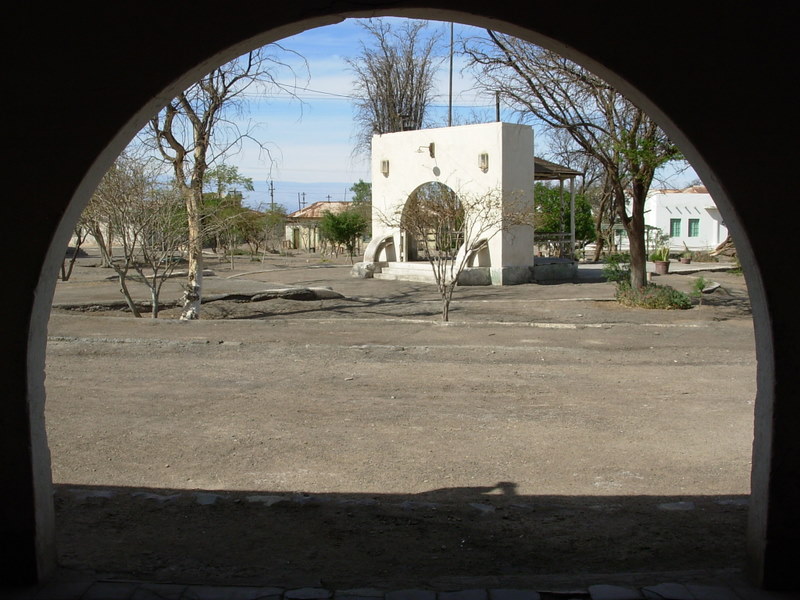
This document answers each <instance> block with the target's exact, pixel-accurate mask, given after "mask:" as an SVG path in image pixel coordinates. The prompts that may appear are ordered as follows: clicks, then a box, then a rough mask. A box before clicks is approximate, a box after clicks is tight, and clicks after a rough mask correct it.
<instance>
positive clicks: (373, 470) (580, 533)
mask: <svg viewBox="0 0 800 600" xmlns="http://www.w3.org/2000/svg"><path fill="white" fill-rule="evenodd" d="M95 262H96V261H94V260H93V259H91V258H90V259H82V260H81V261H80V264H79V266H78V267H77V268H76V271H75V274H74V275H73V277H72V278H71V279H70V281H68V282H59V283H58V285H57V290H56V296H55V305H56V308H54V310H53V314H52V316H51V320H50V326H49V336H50V338H49V343H48V354H47V380H46V382H47V393H48V401H47V427H48V435H49V439H50V447H51V452H52V461H53V478H54V482H55V483H56V509H57V525H58V531H59V553H60V563H61V565H62V566H63V567H65V568H67V569H74V570H77V571H85V570H92V571H95V572H98V573H102V574H107V575H110V576H117V577H141V578H150V579H154V580H161V581H191V582H226V583H261V584H275V585H316V584H320V583H324V584H326V585H335V586H337V587H346V586H359V587H361V586H365V585H376V586H381V585H385V586H390V585H399V584H402V585H404V586H411V585H420V586H432V587H447V585H448V582H451V581H453V580H454V579H459V580H461V581H463V580H464V579H465V578H476V577H478V578H492V580H493V581H502V582H504V583H507V584H511V583H514V582H521V581H524V580H527V579H530V578H535V577H538V576H543V575H553V574H558V573H570V574H572V577H573V580H574V579H575V574H580V573H582V574H591V573H617V572H646V571H661V572H663V571H687V570H694V571H697V570H701V571H704V572H705V571H709V570H716V569H738V568H739V567H740V565H741V564H742V559H743V553H744V548H743V542H744V526H745V519H746V508H747V507H746V505H747V494H748V493H749V469H750V450H751V443H752V419H753V414H752V411H753V400H754V397H755V355H754V347H753V329H752V320H751V317H750V312H749V302H748V298H747V290H746V286H745V283H744V280H743V278H742V277H741V275H735V274H731V273H721V272H709V271H706V272H703V273H699V274H697V273H695V274H683V275H682V274H671V275H668V276H662V277H660V278H659V282H660V283H668V284H670V285H673V286H674V287H676V288H678V289H683V290H686V291H688V290H689V289H690V287H691V284H692V282H693V279H694V277H696V276H698V275H702V276H704V277H705V278H706V279H710V280H714V281H717V282H719V283H720V284H721V287H720V289H719V290H717V291H716V292H714V293H713V294H710V295H708V296H707V297H706V298H704V301H705V302H704V305H703V306H696V307H694V308H692V309H690V310H687V311H646V310H636V309H627V308H623V307H620V306H619V305H617V304H616V303H615V302H613V301H611V299H612V297H613V287H612V286H611V285H609V284H607V283H604V282H601V281H599V280H598V279H597V277H596V275H597V272H596V271H592V270H585V271H584V270H583V269H582V279H581V283H565V284H558V285H534V284H531V285H522V286H513V287H505V288H493V287H480V288H461V289H459V290H457V292H456V298H455V300H454V305H453V309H452V313H451V318H452V322H451V324H449V325H442V324H440V323H439V322H438V310H439V306H438V300H437V296H436V292H435V288H433V287H432V286H429V285H426V284H420V283H408V282H392V281H378V280H359V279H353V278H351V277H350V274H349V268H348V265H347V264H346V261H342V260H339V261H333V262H329V263H321V262H319V261H318V260H317V259H316V258H314V257H295V258H294V259H286V258H282V257H275V258H274V259H271V260H269V259H268V261H267V262H265V263H250V262H247V261H245V260H241V261H239V262H238V263H237V265H236V269H235V270H234V271H230V267H229V266H227V265H224V264H212V265H210V268H212V269H213V270H214V272H215V275H213V276H209V277H208V278H207V285H208V288H209V291H210V292H214V293H217V292H231V291H237V290H239V291H245V292H252V291H254V290H257V289H268V288H275V287H283V286H287V285H294V286H321V287H330V288H332V289H333V290H335V291H336V292H339V293H341V294H342V295H343V297H342V298H338V299H326V300H313V301H298V300H268V301H264V302H254V303H247V302H224V301H221V302H213V303H211V304H208V305H206V306H204V313H203V317H204V318H203V319H202V320H200V321H197V322H191V323H183V322H180V321H177V320H175V319H174V317H175V316H176V313H175V312H174V310H166V311H165V312H164V313H163V314H162V318H160V319H158V320H152V319H133V318H131V317H130V316H127V315H126V313H124V312H121V311H118V310H101V307H102V306H103V302H104V301H107V300H117V299H118V298H117V296H118V293H117V292H116V289H117V288H116V286H115V284H114V283H113V281H109V280H107V279H106V278H107V277H108V276H109V275H110V273H109V272H108V271H106V270H103V269H98V268H95V267H93V266H91V265H93V264H94V263H95ZM135 289H136V290H137V293H138V294H141V297H142V298H145V297H146V295H145V294H144V290H143V288H138V287H135ZM178 292H179V287H178V282H177V281H176V282H170V284H169V285H168V287H167V289H166V290H165V292H164V296H165V298H169V297H170V295H172V296H174V297H177V295H178ZM81 302H91V303H93V304H94V309H92V310H65V309H63V308H58V307H59V306H62V305H63V303H69V304H77V303H81ZM586 576H587V577H588V575H586Z"/></svg>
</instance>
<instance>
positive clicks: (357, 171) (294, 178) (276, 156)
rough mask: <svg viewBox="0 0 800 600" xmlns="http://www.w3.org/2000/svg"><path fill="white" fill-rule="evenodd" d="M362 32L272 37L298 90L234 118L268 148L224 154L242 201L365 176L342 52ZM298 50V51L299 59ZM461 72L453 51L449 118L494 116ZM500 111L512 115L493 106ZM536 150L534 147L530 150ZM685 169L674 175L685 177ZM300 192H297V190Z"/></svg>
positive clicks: (489, 101)
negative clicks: (240, 178)
mask: <svg viewBox="0 0 800 600" xmlns="http://www.w3.org/2000/svg"><path fill="white" fill-rule="evenodd" d="M429 29H430V30H431V31H438V32H440V33H441V36H442V42H443V44H442V50H441V52H442V55H445V54H446V52H447V46H448V45H449V37H450V25H449V24H448V23H439V22H431V23H430V24H429ZM474 32H475V30H474V29H472V28H469V27H467V26H462V25H460V24H456V25H455V37H456V39H458V38H459V37H460V36H467V35H470V34H471V33H474ZM366 39H367V37H366V33H365V32H364V30H363V29H362V28H361V26H360V25H359V24H358V21H357V20H352V19H350V20H346V21H344V22H343V23H340V24H337V25H331V26H326V27H321V28H317V29H312V30H309V31H306V32H303V33H301V34H299V35H296V36H293V37H290V38H286V39H284V40H281V41H280V44H281V45H282V46H284V47H285V48H287V49H289V50H291V51H293V52H295V53H297V55H299V56H295V57H294V58H292V56H291V55H287V54H281V58H287V56H288V57H289V62H290V64H292V66H293V68H294V71H295V73H296V78H293V77H292V76H291V74H290V72H289V71H288V70H285V71H284V72H283V74H282V75H280V76H279V77H278V78H279V79H280V81H281V82H282V83H284V84H289V85H291V84H296V85H297V86H298V87H297V96H298V98H292V97H291V96H290V95H289V94H288V93H281V94H277V95H276V94H274V93H273V94H271V95H270V96H269V97H268V98H258V99H257V98H255V97H253V98H251V99H250V101H249V102H248V106H247V108H246V110H245V113H244V114H243V115H242V117H241V119H242V121H243V123H250V125H251V126H252V127H254V129H253V130H252V132H253V135H254V136H255V137H256V138H257V139H258V140H259V141H261V142H262V143H263V144H264V145H265V146H266V147H267V148H268V149H269V156H268V155H267V154H265V153H264V152H263V151H262V150H261V149H260V148H258V146H256V145H255V144H245V145H244V146H243V148H242V151H241V152H240V153H239V154H236V155H232V156H230V157H229V158H228V159H226V161H225V162H227V163H228V164H234V165H236V166H238V167H239V171H240V172H241V173H242V174H244V175H246V176H247V177H250V178H252V179H253V183H254V186H255V191H254V192H251V193H250V194H249V195H248V198H247V200H248V204H250V205H253V206H259V205H260V206H261V207H265V206H266V205H267V204H268V203H269V200H270V196H269V192H268V189H269V183H268V182H269V181H272V185H273V186H274V199H275V201H276V203H279V204H282V205H284V206H285V207H286V208H287V209H288V210H289V211H290V212H291V211H294V210H297V209H298V208H299V195H302V194H305V196H304V198H305V203H306V204H310V203H313V202H316V201H321V200H326V199H328V197H329V196H330V199H331V200H350V197H351V193H350V192H349V191H348V190H349V187H350V186H351V185H352V184H353V183H355V182H356V181H358V180H359V179H363V180H364V181H369V180H370V173H369V165H368V161H367V157H364V156H361V157H357V156H354V155H353V147H354V137H355V134H356V130H355V124H354V121H353V104H352V99H351V98H350V96H351V94H352V82H353V76H352V73H351V72H350V71H349V69H348V66H347V64H346V61H345V59H346V58H348V57H351V58H352V57H356V56H358V54H359V51H360V42H361V40H366ZM299 57H303V59H304V60H303V59H300V58H299ZM448 87H449V64H448V61H447V60H443V61H442V63H441V67H440V70H439V76H438V79H437V89H436V95H435V99H434V102H433V105H434V106H433V109H432V111H431V113H430V116H431V118H432V120H433V121H434V122H438V123H441V124H442V125H446V122H447V112H448V110H447V107H448V95H449V91H448ZM471 88H472V83H471V81H470V79H469V77H468V76H467V75H462V73H461V70H460V66H459V64H458V58H456V65H455V68H454V72H453V120H454V123H456V124H457V123H459V122H460V121H461V122H463V121H464V120H468V119H472V120H474V119H475V116H476V115H477V116H479V117H480V118H482V119H483V120H486V121H490V120H494V117H495V107H494V99H493V98H491V97H486V96H481V95H479V94H478V92H476V91H474V90H473V89H471ZM501 118H505V119H507V120H513V117H512V115H510V114H503V113H501ZM536 153H537V155H541V153H540V152H536ZM693 176H694V174H693V172H690V173H688V175H683V176H681V177H680V181H681V182H684V180H685V181H687V182H688V181H689V180H691V179H692V178H693ZM300 198H302V196H300Z"/></svg>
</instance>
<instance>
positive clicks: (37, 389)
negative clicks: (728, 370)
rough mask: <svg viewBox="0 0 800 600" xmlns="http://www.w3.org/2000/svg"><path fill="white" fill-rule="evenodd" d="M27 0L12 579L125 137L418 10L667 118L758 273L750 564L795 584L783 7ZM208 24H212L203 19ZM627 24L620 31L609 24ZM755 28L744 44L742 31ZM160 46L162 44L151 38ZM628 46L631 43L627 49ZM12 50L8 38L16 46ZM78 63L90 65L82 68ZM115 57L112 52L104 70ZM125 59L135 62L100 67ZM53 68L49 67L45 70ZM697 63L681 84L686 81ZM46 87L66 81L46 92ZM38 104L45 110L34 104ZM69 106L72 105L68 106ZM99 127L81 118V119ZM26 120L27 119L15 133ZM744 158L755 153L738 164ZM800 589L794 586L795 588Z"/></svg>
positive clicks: (13, 270)
mask: <svg viewBox="0 0 800 600" xmlns="http://www.w3.org/2000/svg"><path fill="white" fill-rule="evenodd" d="M44 9H45V7H44V5H43V4H39V3H30V4H27V5H24V6H23V5H20V6H19V7H17V9H16V10H15V14H14V16H13V19H11V21H10V22H11V23H13V24H14V26H13V27H12V28H11V31H10V35H9V38H8V40H7V41H8V46H9V48H10V49H14V50H15V51H16V53H17V55H19V56H25V60H23V61H11V62H10V64H9V68H10V69H11V73H10V74H9V76H8V77H7V79H8V81H10V82H15V81H16V82H18V83H19V84H20V86H21V87H20V89H24V90H25V91H26V93H25V94H10V95H9V96H10V102H11V107H10V108H9V110H8V112H9V114H13V115H14V116H15V118H14V119H12V120H11V122H10V125H11V132H10V134H9V138H10V139H13V140H15V152H12V153H11V154H10V156H9V160H10V161H11V164H10V165H9V167H8V171H9V172H10V173H15V174H16V177H15V178H12V179H11V180H10V185H11V191H10V192H9V195H10V196H12V197H19V198H27V197H29V196H30V191H31V190H30V181H36V182H37V185H36V191H37V192H38V197H37V198H36V201H35V202H31V201H25V202H17V203H12V205H11V206H10V207H9V211H10V215H9V220H10V222H11V223H12V224H14V225H15V227H12V228H11V229H10V231H9V235H10V236H11V238H10V240H7V243H8V244H9V247H18V248H24V249H25V252H22V253H20V254H19V256H18V257H17V259H16V260H15V261H14V263H13V264H11V265H9V266H8V273H7V275H8V277H9V278H10V279H9V280H10V281H14V282H15V285H16V287H17V289H16V293H9V294H6V295H5V297H4V298H3V307H4V310H5V312H6V314H12V315H16V317H17V318H16V319H14V320H9V321H8V322H7V323H6V327H7V330H6V332H5V335H4V339H5V341H6V346H7V348H8V349H9V352H7V355H6V360H5V362H4V367H3V368H4V383H5V388H6V392H5V393H6V401H5V403H4V409H3V418H4V426H5V427H4V432H3V433H4V454H3V455H4V464H5V465H6V467H7V471H6V473H5V476H6V479H5V481H6V483H7V485H8V487H9V489H13V490H14V493H13V494H8V497H7V499H6V501H5V504H4V507H5V508H7V509H8V510H7V512H6V513H5V514H7V515H13V519H8V521H7V523H6V525H7V526H8V527H7V530H5V534H6V540H7V541H8V545H9V547H13V548H15V552H14V553H13V556H12V557H10V558H9V559H8V560H7V561H6V564H5V574H6V577H5V580H6V581H31V580H34V579H39V580H40V579H42V578H46V577H47V576H48V575H49V574H50V573H51V572H52V570H53V568H54V552H53V548H54V546H53V544H54V542H53V539H54V533H53V528H52V512H53V508H52V494H51V488H50V470H49V451H48V448H47V441H46V435H45V431H44V418H43V411H44V375H43V374H44V351H45V342H46V326H47V315H48V312H49V308H50V302H51V300H52V295H53V288H54V286H55V277H56V273H57V270H58V266H59V264H60V261H61V259H62V258H63V247H64V245H65V244H66V242H67V240H68V238H69V235H70V230H71V228H72V225H73V224H74V223H75V222H76V220H77V218H78V215H79V214H80V210H81V208H82V207H83V206H84V205H85V203H86V201H87V199H88V197H89V195H90V194H91V191H92V190H93V189H94V187H95V186H96V184H97V183H98V181H99V180H100V177H101V176H102V173H103V172H104V171H105V169H106V168H107V167H108V166H109V165H110V164H111V162H112V161H113V159H114V157H115V156H116V155H117V154H118V153H119V151H121V150H122V148H124V146H125V144H126V143H127V141H128V140H129V139H130V138H131V137H132V136H133V135H134V134H135V132H136V131H137V130H138V128H139V127H140V126H141V125H142V124H143V123H144V122H145V121H146V119H147V118H148V115H150V114H152V113H153V112H154V111H155V110H156V109H157V108H158V107H159V106H160V105H161V104H163V102H164V100H165V99H166V98H169V97H171V94H172V93H174V92H175V91H176V90H179V89H182V88H183V87H185V85H186V84H188V83H189V82H191V81H192V80H193V79H196V78H197V77H198V76H200V75H202V73H203V72H205V71H207V70H208V69H209V68H211V66H214V65H218V64H222V63H223V62H225V61H226V60H228V59H230V58H233V57H234V56H236V55H238V54H241V53H242V52H244V51H246V50H247V49H249V48H253V47H256V46H257V45H261V44H263V43H267V42H269V41H274V40H279V39H282V38H284V37H286V36H288V35H291V34H293V33H298V32H299V31H303V30H305V29H309V28H311V27H315V26H321V25H326V24H331V23H334V22H338V21H340V20H341V19H342V18H344V17H346V16H362V17H365V16H378V15H394V16H410V17H418V18H431V19H442V20H449V19H455V20H458V21H459V22H462V23H469V24H475V25H479V26H486V27H492V28H495V29H498V30H501V31H504V32H506V33H509V34H512V35H518V36H519V37H522V38H524V39H528V40H530V41H536V42H538V43H541V44H543V45H545V46H547V47H548V48H550V49H552V50H555V51H558V52H559V53H561V54H563V55H564V56H566V57H568V58H572V59H573V60H576V61H577V62H580V63H581V64H583V65H584V66H586V67H587V68H590V69H591V70H593V71H594V72H596V73H598V74H599V75H601V76H602V77H604V78H605V79H606V80H607V81H609V82H610V83H612V85H614V86H615V87H617V88H618V89H620V90H621V91H623V92H624V93H625V94H626V95H627V96H628V97H629V98H630V99H632V100H633V101H635V102H637V103H638V104H640V105H641V106H643V107H644V108H645V109H646V110H647V111H648V113H649V114H651V115H652V116H653V117H654V118H655V119H656V120H657V121H658V122H659V123H660V124H661V125H662V126H663V127H664V128H665V129H666V130H667V131H668V133H669V134H670V137H671V138H672V139H673V141H675V142H676V143H677V144H678V145H679V146H680V147H681V148H682V150H683V152H684V153H685V154H686V156H687V158H689V160H690V161H691V162H692V164H693V166H694V167H695V169H696V170H697V172H698V173H699V174H700V176H701V177H702V179H703V181H704V182H705V183H706V184H707V186H708V187H709V189H710V190H711V192H712V194H713V195H714V198H715V201H716V202H717V204H718V206H719V208H720V212H721V213H722V214H723V216H724V218H725V220H726V223H727V224H728V225H729V226H730V228H731V231H732V233H733V235H734V239H735V240H736V244H737V250H738V251H739V256H740V259H741V262H742V265H743V267H744V271H745V274H746V276H747V280H748V287H749V290H750V296H751V300H752V302H753V317H754V321H755V324H756V342H757V353H758V398H757V401H756V419H755V424H756V431H755V440H754V456H753V495H752V498H751V508H750V514H751V516H750V526H749V531H748V547H749V554H750V560H749V568H750V570H751V572H752V573H753V577H754V579H755V580H756V581H757V582H758V583H759V584H761V585H765V586H770V587H776V586H783V589H790V588H789V587H788V586H790V585H791V586H794V585H796V566H795V564H794V562H792V560H791V557H792V556H793V554H794V552H792V551H791V550H792V549H795V550H796V548H797V543H796V540H797V537H798V527H797V519H796V514H797V512H796V507H797V505H798V502H797V498H798V491H797V490H798V489H800V488H798V487H797V464H798V461H797V458H798V442H797V437H796V431H797V427H796V425H797V423H798V416H799V415H800V412H799V411H798V409H797V403H796V402H795V400H796V397H797V394H796V391H797V385H798V383H797V382H798V378H797V373H798V369H797V355H796V353H795V352H793V348H794V347H795V346H796V337H797V329H796V326H794V325H793V324H796V319H795V315H796V307H795V306H794V300H793V298H792V297H791V295H787V294H786V293H785V277H786V273H785V270H784V269H785V266H784V264H783V261H779V260H775V258H774V257H776V256H785V255H786V253H787V251H788V244H789V242H788V240H791V239H793V236H792V235H791V232H790V229H789V228H790V227H792V226H793V221H792V220H791V219H764V218H761V213H762V212H763V203H761V202H757V201H754V199H757V198H760V197H768V198H771V202H772V203H773V204H774V205H775V206H776V207H777V208H779V209H780V208H783V207H784V205H785V206H786V207H789V206H790V204H791V198H793V196H794V195H796V194H795V190H794V189H793V187H792V186H793V183H792V182H791V180H790V179H789V178H767V179H764V178H763V177H762V176H758V175H754V174H763V173H766V172H779V171H780V170H781V169H785V168H790V166H791V162H792V160H793V159H794V155H795V152H796V149H794V146H793V144H794V141H793V138H792V136H787V135H786V119H785V115H786V114H789V113H791V112H792V110H791V109H792V105H791V104H790V103H791V102H793V101H794V100H793V98H794V96H793V95H792V94H791V93H790V89H789V86H790V85H791V84H792V83H793V81H794V79H793V78H792V77H791V75H792V74H793V73H794V70H796V63H794V62H790V60H791V58H790V57H791V56H792V52H791V48H792V47H793V43H794V42H793V39H794V38H793V37H792V36H791V31H790V29H789V28H790V27H793V23H794V21H793V19H791V18H789V17H790V14H789V11H790V10H791V7H790V6H789V5H788V4H787V5H786V7H784V6H778V5H775V6H770V7H769V9H765V8H764V7H763V6H755V5H753V6H751V5H749V4H741V5H738V4H732V5H730V6H728V7H726V10H724V11H720V10H719V8H718V7H717V6H715V5H712V4H708V5H704V4H696V5H693V6H692V19H689V20H687V19H686V17H685V14H684V13H683V12H681V11H672V12H671V13H669V12H665V13H664V14H662V15H661V18H662V22H661V25H662V26H661V31H665V32H669V35H670V36H671V37H674V38H675V39H674V40H672V42H671V43H669V44H661V43H652V42H653V37H652V36H653V30H652V27H635V26H631V20H630V19H629V17H630V18H633V17H636V18H640V14H641V13H640V11H636V12H633V13H632V12H631V11H630V7H628V6H626V5H625V4H624V3H622V4H614V3H609V4H602V6H601V5H592V6H587V5H586V4H579V3H566V4H557V5H554V4H553V3H546V2H537V1H534V2H532V3H529V4H527V5H525V6H524V7H523V8H522V9H520V7H519V6H518V5H516V4H502V3H500V4H498V3H495V4H493V5H489V4H480V3H477V2H472V1H471V0H466V1H464V0H462V1H461V2H459V3H450V2H445V1H437V0H432V1H431V2H429V3H427V5H421V4H418V3H414V2H408V1H406V0H400V1H395V2H385V1H376V2H373V3H369V4H364V5H358V6H356V5H354V4H352V3H346V2H338V1H334V2H324V3H320V2H313V1H311V2H303V3H292V4H288V5H277V6H276V5H266V4H259V3H248V4H242V5H237V6H236V7H235V10H228V11H220V9H219V6H217V5H208V6H204V5H203V4H198V5H196V6H193V10H192V11H186V10H185V7H184V6H182V5H169V4H165V5H163V6H160V7H159V11H160V22H163V23H169V24H170V27H169V28H164V29H163V30H160V31H158V32H157V33H154V35H153V37H152V38H151V40H150V42H151V43H150V44H146V45H143V44H142V38H141V31H143V30H144V27H143V26H144V25H145V24H151V22H152V11H151V10H150V9H149V8H148V7H146V6H144V5H139V4H136V3H130V4H119V5H116V6H115V7H114V10H113V11H112V10H109V11H99V12H97V11H95V12H94V13H93V14H92V19H87V17H86V14H85V13H86V11H81V10H74V9H72V8H69V9H67V8H64V7H59V6H55V7H54V6H48V7H46V10H44ZM209 24H210V25H209ZM622 28H624V30H625V32H626V36H625V40H621V39H620V38H619V36H609V35H608V32H609V31H619V30H621V29H622ZM743 39H745V40H747V42H748V43H747V44H743V43H742V40H743ZM156 45H161V46H163V48H164V49H166V50H167V51H165V52H162V53H158V54H156V53H153V52H151V51H150V48H151V47H155V46H156ZM631 48H635V49H636V52H632V51H631ZM9 55H10V52H9ZM76 65H81V66H82V67H84V68H76ZM112 67H113V68H112ZM115 69H116V70H119V69H123V70H125V69H127V76H125V77H118V78H116V79H113V78H112V79H109V78H108V77H102V76H99V74H104V73H109V72H116V71H115ZM43 72H46V73H47V74H48V76H47V77H41V76H40V74H41V73H43ZM755 72H758V73H759V74H760V75H762V76H763V77H764V79H766V80H769V81H770V82H771V84H770V85H768V86H743V85H741V74H742V73H755ZM689 78H691V81H692V82H693V83H692V91H693V93H692V94H691V95H690V96H689V97H688V98H683V97H682V94H683V88H684V87H685V86H680V85H678V84H677V83H676V82H680V81H686V80H689ZM53 89H69V90H70V92H71V93H69V94H64V95H62V96H61V98H60V101H59V102H57V103H53V102H52V101H50V97H51V96H52V90H53ZM742 106H761V107H764V106H769V107H770V110H769V111H766V110H763V111H761V113H760V115H759V118H758V119H742V118H741V107H742ZM34 116H35V118H33V117H34ZM65 116H68V117H69V118H65ZM89 122H91V123H92V127H90V128H88V129H87V128H86V123H89ZM23 129H24V135H22V132H23ZM54 132H57V133H58V136H57V138H58V139H59V140H80V143H78V144H74V145H73V146H72V148H71V151H70V152H65V153H62V155H61V156H60V157H59V160H57V161H53V163H52V165H51V167H50V168H49V169H47V174H46V175H45V176H43V175H42V171H41V165H40V163H39V162H38V161H35V160H31V158H30V157H31V156H36V155H37V153H38V152H41V149H42V148H49V147H51V144H52V143H53V140H54ZM745 165H747V166H749V167H750V168H744V166H745ZM792 589H794V588H792Z"/></svg>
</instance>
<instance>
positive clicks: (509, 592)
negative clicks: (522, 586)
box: [489, 589, 542, 600]
mask: <svg viewBox="0 0 800 600" xmlns="http://www.w3.org/2000/svg"><path fill="white" fill-rule="evenodd" d="M541 597H542V596H541V594H539V592H535V591H533V590H514V589H500V590H489V598H490V600H541Z"/></svg>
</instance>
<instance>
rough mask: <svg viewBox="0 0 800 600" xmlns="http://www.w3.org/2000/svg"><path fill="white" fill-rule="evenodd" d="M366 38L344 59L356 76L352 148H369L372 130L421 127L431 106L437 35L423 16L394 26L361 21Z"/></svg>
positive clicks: (373, 21) (384, 22)
mask: <svg viewBox="0 0 800 600" xmlns="http://www.w3.org/2000/svg"><path fill="white" fill-rule="evenodd" d="M362 26H363V27H364V30H365V31H366V32H367V33H368V34H369V35H368V41H369V43H364V42H362V44H361V54H360V55H359V56H357V57H355V58H348V59H347V64H348V65H349V66H350V69H351V71H352V72H353V75H354V77H355V80H354V89H355V94H356V96H357V97H358V100H356V103H355V104H356V116H355V119H356V123H357V124H358V127H359V130H360V131H359V134H358V137H357V140H356V150H357V151H359V150H362V151H368V150H369V147H370V141H371V140H372V136H373V135H375V134H383V133H393V132H396V131H404V130H409V129H421V128H422V127H423V125H424V123H425V117H426V112H427V110H428V108H429V106H430V103H431V98H432V94H433V88H434V77H435V75H436V68H437V67H438V64H439V63H440V62H441V58H437V57H436V56H435V52H436V48H437V45H438V43H439V39H440V34H438V33H435V32H431V30H430V28H429V26H428V24H427V23H426V22H425V21H403V23H402V24H401V25H400V26H398V27H396V28H393V26H392V25H391V23H390V22H389V21H386V20H384V19H370V20H368V21H366V22H364V23H362Z"/></svg>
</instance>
